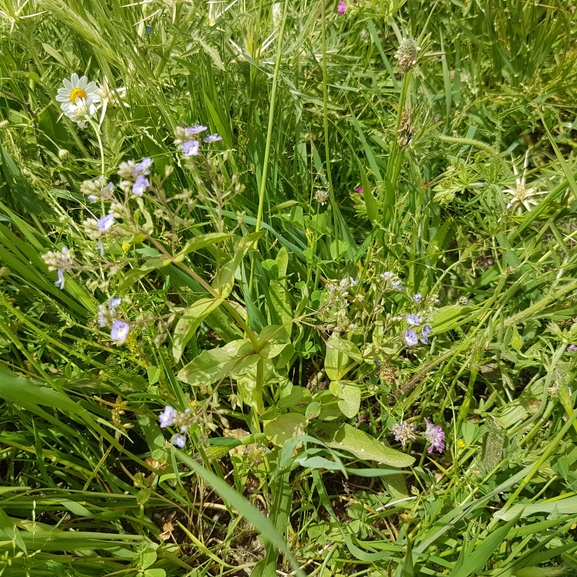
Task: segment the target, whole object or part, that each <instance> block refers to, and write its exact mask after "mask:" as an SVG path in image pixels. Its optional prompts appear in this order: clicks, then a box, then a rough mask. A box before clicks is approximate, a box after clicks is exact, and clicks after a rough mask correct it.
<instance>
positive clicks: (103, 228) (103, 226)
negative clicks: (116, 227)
mask: <svg viewBox="0 0 577 577" xmlns="http://www.w3.org/2000/svg"><path fill="white" fill-rule="evenodd" d="M96 224H97V226H98V230H99V231H100V232H101V233H105V232H107V231H109V230H110V228H111V227H112V225H113V224H114V215H113V214H107V215H106V216H103V217H102V218H99V219H98V220H97V221H96Z"/></svg>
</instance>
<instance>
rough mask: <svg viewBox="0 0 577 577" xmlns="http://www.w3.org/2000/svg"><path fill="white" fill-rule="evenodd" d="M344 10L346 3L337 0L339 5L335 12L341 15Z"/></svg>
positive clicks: (345, 9)
mask: <svg viewBox="0 0 577 577" xmlns="http://www.w3.org/2000/svg"><path fill="white" fill-rule="evenodd" d="M346 11H347V5H346V4H345V1H344V0H339V5H338V7H337V12H338V13H339V16H343V15H344V13H345V12H346Z"/></svg>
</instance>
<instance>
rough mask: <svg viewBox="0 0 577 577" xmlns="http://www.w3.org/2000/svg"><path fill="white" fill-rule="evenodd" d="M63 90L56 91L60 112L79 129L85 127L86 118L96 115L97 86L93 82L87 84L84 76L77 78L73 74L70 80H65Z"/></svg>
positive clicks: (76, 75) (98, 98)
mask: <svg viewBox="0 0 577 577" xmlns="http://www.w3.org/2000/svg"><path fill="white" fill-rule="evenodd" d="M62 83H63V84H64V88H59V89H58V95H57V96H56V100H57V101H58V102H60V103H61V104H60V108H61V109H62V112H64V114H66V116H68V118H70V120H72V121H73V122H76V124H78V126H80V128H84V127H85V126H86V122H85V120H86V118H87V117H90V116H92V115H93V114H95V113H96V104H98V103H99V102H100V96H99V94H98V86H96V83H95V82H88V78H86V76H82V78H79V77H78V74H76V73H73V74H72V76H70V80H68V79H67V78H65V79H64V80H63V81H62Z"/></svg>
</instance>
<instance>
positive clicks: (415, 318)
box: [406, 314, 421, 327]
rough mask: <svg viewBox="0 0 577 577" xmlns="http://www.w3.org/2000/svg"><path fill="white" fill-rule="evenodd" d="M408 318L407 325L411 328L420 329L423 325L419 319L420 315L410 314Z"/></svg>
mask: <svg viewBox="0 0 577 577" xmlns="http://www.w3.org/2000/svg"><path fill="white" fill-rule="evenodd" d="M406 318H407V325H409V326H410V327H418V326H419V325H420V324H421V319H420V318H419V315H413V314H409V315H406Z"/></svg>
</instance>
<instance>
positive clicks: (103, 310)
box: [97, 297, 130, 344]
mask: <svg viewBox="0 0 577 577" xmlns="http://www.w3.org/2000/svg"><path fill="white" fill-rule="evenodd" d="M121 302H122V299H121V298H120V297H114V298H111V299H109V300H108V303H107V305H106V306H105V305H100V306H99V307H98V318H97V320H98V326H99V327H101V328H103V327H106V326H108V325H110V324H112V329H111V331H110V338H111V339H112V340H113V341H115V342H117V343H119V344H122V343H124V342H125V341H126V337H128V333H129V332H130V325H129V324H128V323H126V322H124V321H121V320H120V319H117V318H116V309H117V308H118V306H119V305H120V303H121Z"/></svg>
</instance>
